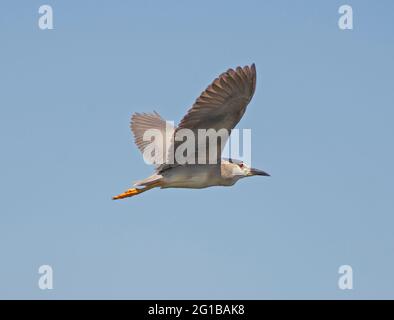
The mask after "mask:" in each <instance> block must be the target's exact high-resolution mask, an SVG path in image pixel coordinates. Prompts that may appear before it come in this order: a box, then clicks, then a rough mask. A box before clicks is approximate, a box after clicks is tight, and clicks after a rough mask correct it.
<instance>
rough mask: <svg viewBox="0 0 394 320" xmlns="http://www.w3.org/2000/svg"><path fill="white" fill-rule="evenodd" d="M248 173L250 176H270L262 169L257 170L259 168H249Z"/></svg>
mask: <svg viewBox="0 0 394 320" xmlns="http://www.w3.org/2000/svg"><path fill="white" fill-rule="evenodd" d="M250 175H251V176H267V177H270V175H269V174H268V173H267V172H264V171H263V170H259V169H254V168H252V169H250Z"/></svg>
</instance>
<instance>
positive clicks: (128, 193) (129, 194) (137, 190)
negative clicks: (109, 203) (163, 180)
mask: <svg viewBox="0 0 394 320" xmlns="http://www.w3.org/2000/svg"><path fill="white" fill-rule="evenodd" d="M159 186H160V184H159V183H155V184H151V185H149V186H146V187H144V188H131V189H128V190H126V191H125V192H123V193H121V194H118V195H117V196H114V197H112V200H119V199H124V198H128V197H133V196H136V195H137V194H140V193H143V192H145V191H148V190H150V189H152V188H156V187H159Z"/></svg>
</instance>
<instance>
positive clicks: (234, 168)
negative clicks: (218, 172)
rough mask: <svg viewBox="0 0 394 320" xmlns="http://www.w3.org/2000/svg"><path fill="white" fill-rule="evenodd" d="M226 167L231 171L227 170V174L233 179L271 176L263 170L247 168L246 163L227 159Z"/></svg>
mask: <svg viewBox="0 0 394 320" xmlns="http://www.w3.org/2000/svg"><path fill="white" fill-rule="evenodd" d="M225 165H226V167H228V168H229V169H230V170H228V171H227V170H226V171H227V174H228V175H230V177H231V178H233V179H235V180H238V179H240V178H245V177H251V176H267V177H269V176H270V175H269V174H268V173H266V172H264V171H263V170H259V169H255V168H251V167H249V166H247V165H246V164H245V163H244V162H242V161H240V160H235V159H226V163H225Z"/></svg>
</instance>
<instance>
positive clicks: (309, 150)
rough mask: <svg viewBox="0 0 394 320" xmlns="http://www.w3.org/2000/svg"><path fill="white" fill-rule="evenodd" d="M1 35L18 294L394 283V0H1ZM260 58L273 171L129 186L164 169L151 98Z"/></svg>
mask: <svg viewBox="0 0 394 320" xmlns="http://www.w3.org/2000/svg"><path fill="white" fill-rule="evenodd" d="M42 4H50V5H52V7H53V10H54V27H55V29H54V30H47V31H42V30H40V29H39V28H38V24H37V21H38V18H39V14H38V8H39V6H40V5H42ZM342 4H350V5H352V6H353V11H354V30H352V31H349V30H347V31H342V30H340V29H339V28H338V25H337V22H338V18H339V16H340V15H339V14H338V8H339V6H340V5H342ZM0 41H1V42H0V43H1V45H0V87H1V93H0V108H1V109H0V110H1V117H0V145H1V156H0V181H1V182H0V194H1V201H0V254H1V259H0V298H35V299H44V298H45V299H59V298H74V299H79V298H111V299H115V298H120V299H126V298H145V299H147V298H167V299H172V298H178V299H180V298H184V299H189V298H223V299H225V298H232V299H244V298H247V299H273V298H284V299H288V298H297V299H304V298H315V299H321V298H335V299H349V298H394V274H393V270H394V232H393V225H394V197H393V183H394V182H393V180H394V165H393V164H394V150H393V138H394V125H393V121H394V88H393V86H394V81H393V80H394V79H393V77H394V76H393V75H394V61H393V60H394V58H393V57H394V2H393V1H389V0H387V1H312V0H310V1H291V0H289V1H228V0H227V1H224V0H223V1H194V2H192V1H189V2H186V1H138V2H137V1H108V0H107V1H69V0H67V1H65V0H64V1H55V0H49V1H1V2H0ZM252 62H255V63H256V67H257V73H258V74H257V77H258V79H257V89H256V94H255V96H254V98H253V100H252V102H251V104H250V105H249V107H248V110H247V112H246V113H245V116H244V118H243V119H242V121H241V122H240V124H239V126H238V127H239V128H251V129H252V150H253V154H252V160H253V165H254V166H255V167H257V168H260V169H263V170H265V171H267V172H269V173H271V175H272V177H270V178H262V177H255V178H250V179H244V180H242V181H240V182H238V183H237V184H236V185H235V186H234V187H232V188H224V187H216V188H208V189H204V190H182V189H167V190H159V189H155V190H152V191H150V192H147V193H144V194H143V195H141V196H138V197H135V198H131V199H128V200H124V201H112V200H111V196H113V195H115V194H118V193H120V192H122V191H124V190H125V189H126V188H128V187H129V186H131V182H132V181H134V180H137V179H140V178H144V177H145V176H147V175H149V174H150V173H151V171H152V168H151V167H149V166H147V165H146V164H145V163H144V161H143V159H142V157H141V155H140V153H139V151H138V150H137V148H136V147H135V146H134V144H133V139H132V136H131V134H130V130H129V118H130V115H131V114H132V113H133V112H137V111H139V112H149V111H152V110H157V111H158V112H159V113H160V114H162V115H163V117H165V118H166V119H168V120H174V121H175V122H178V121H179V120H180V119H181V118H182V116H183V115H184V113H185V112H186V110H187V109H188V108H189V107H190V106H191V104H192V103H193V102H194V100H195V98H196V97H197V96H198V95H199V94H200V92H201V91H202V90H203V89H205V87H206V86H207V85H208V84H209V83H210V82H211V81H212V80H213V79H214V78H215V77H216V76H217V75H218V74H220V73H221V72H223V71H225V70H227V69H228V68H230V67H236V66H238V65H245V64H250V63H252ZM43 264H49V265H51V266H52V267H53V270H54V289H53V290H47V291H42V290H40V289H39V288H38V285H37V282H38V278H39V274H38V268H39V266H40V265H43ZM345 264H347V265H351V266H352V268H353V273H354V279H353V285H354V289H353V290H347V291H343V290H340V289H339V288H338V278H339V276H340V275H339V274H338V268H339V266H341V265H345Z"/></svg>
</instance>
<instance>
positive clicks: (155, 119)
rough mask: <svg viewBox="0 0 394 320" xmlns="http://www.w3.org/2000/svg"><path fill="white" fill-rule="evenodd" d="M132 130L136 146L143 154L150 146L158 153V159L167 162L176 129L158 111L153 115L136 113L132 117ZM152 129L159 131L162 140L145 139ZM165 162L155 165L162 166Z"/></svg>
mask: <svg viewBox="0 0 394 320" xmlns="http://www.w3.org/2000/svg"><path fill="white" fill-rule="evenodd" d="M130 128H131V131H132V133H133V135H134V141H135V144H136V145H137V147H138V149H140V151H141V152H142V153H143V154H144V151H145V149H146V147H147V146H149V145H150V147H151V148H153V149H154V150H155V151H156V152H157V153H158V154H156V156H157V159H164V160H165V159H166V158H167V150H168V148H169V146H170V144H171V143H170V141H171V139H172V136H173V134H174V131H175V128H174V127H173V126H172V125H171V124H170V123H168V122H166V121H165V120H164V119H163V118H162V117H161V116H160V115H159V114H158V113H157V112H156V111H154V112H153V113H134V114H133V115H132V117H131V122H130ZM151 129H154V130H158V131H157V132H159V133H160V134H161V137H162V139H144V134H145V133H146V132H148V130H151ZM166 130H167V132H166ZM148 137H149V136H148ZM145 138H147V137H145ZM163 162H164V161H162V162H159V163H155V164H156V165H161V164H162V163H163Z"/></svg>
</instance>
